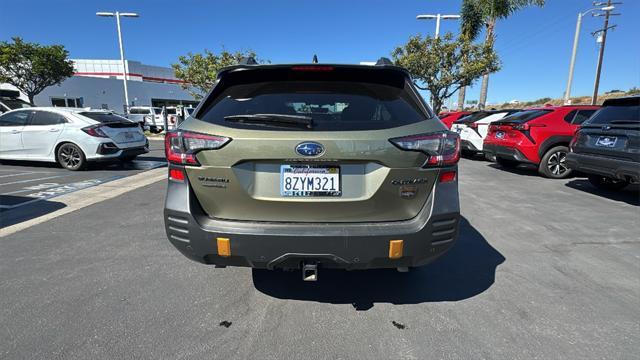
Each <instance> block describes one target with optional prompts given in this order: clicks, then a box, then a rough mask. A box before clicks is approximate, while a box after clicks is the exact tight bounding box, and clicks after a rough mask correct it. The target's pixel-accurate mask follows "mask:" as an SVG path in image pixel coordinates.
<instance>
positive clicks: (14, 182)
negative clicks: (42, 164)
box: [0, 175, 69, 186]
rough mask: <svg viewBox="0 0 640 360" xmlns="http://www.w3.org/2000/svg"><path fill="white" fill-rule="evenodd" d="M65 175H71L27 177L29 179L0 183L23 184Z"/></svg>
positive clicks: (1, 184)
mask: <svg viewBox="0 0 640 360" xmlns="http://www.w3.org/2000/svg"><path fill="white" fill-rule="evenodd" d="M65 176H69V175H56V176H47V177H43V178H37V179H27V180H20V181H13V182H8V183H0V186H3V185H13V184H23V183H28V182H34V181H40V180H48V179H55V178H61V177H65Z"/></svg>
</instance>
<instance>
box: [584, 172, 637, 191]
mask: <svg viewBox="0 0 640 360" xmlns="http://www.w3.org/2000/svg"><path fill="white" fill-rule="evenodd" d="M589 182H590V183H591V185H593V186H595V187H596V188H598V189H602V190H620V189H622V188H624V187H625V186H627V185H629V181H627V180H618V179H612V178H610V177H606V176H600V175H589Z"/></svg>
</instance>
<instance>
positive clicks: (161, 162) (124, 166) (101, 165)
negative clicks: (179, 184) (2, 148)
mask: <svg viewBox="0 0 640 360" xmlns="http://www.w3.org/2000/svg"><path fill="white" fill-rule="evenodd" d="M0 163H2V164H3V165H10V166H25V167H37V168H50V169H59V170H63V168H62V167H61V166H60V165H58V163H54V162H43V161H24V160H2V161H1V162H0ZM166 165H167V160H166V159H165V158H164V157H160V156H140V157H138V158H136V159H135V160H134V161H128V162H123V161H119V160H109V161H95V162H89V164H88V165H87V167H86V169H85V170H83V171H100V170H109V171H118V170H124V171H129V170H150V169H155V168H159V167H163V166H166Z"/></svg>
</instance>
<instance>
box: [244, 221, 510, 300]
mask: <svg viewBox="0 0 640 360" xmlns="http://www.w3.org/2000/svg"><path fill="white" fill-rule="evenodd" d="M504 260H505V258H504V257H503V256H502V254H500V253H499V252H498V251H497V250H496V249H494V248H493V247H492V246H491V245H489V243H488V242H487V240H486V239H485V238H484V237H483V236H482V234H480V233H479V232H478V231H477V230H476V229H475V228H474V227H473V226H472V225H471V224H469V222H468V221H467V220H466V219H465V218H461V222H460V237H459V239H458V242H457V244H455V246H454V247H453V248H452V249H451V250H450V251H449V252H448V253H447V254H445V255H443V256H442V257H441V258H440V259H438V260H436V261H435V262H434V263H432V264H430V265H427V266H423V267H420V268H416V269H412V270H411V271H410V272H409V273H399V272H397V271H396V270H395V269H377V270H365V271H345V270H330V269H320V271H319V272H318V281H317V282H304V281H302V279H301V276H302V275H301V273H300V272H299V271H291V272H285V271H269V270H256V269H254V270H253V283H254V286H255V287H256V289H257V290H258V291H260V292H262V293H264V294H266V295H269V296H273V297H275V298H278V299H292V300H306V301H318V302H324V303H331V304H352V305H353V307H354V308H355V309H356V310H369V309H370V308H372V307H373V306H374V304H375V303H392V304H418V303H423V302H436V301H459V300H464V299H468V298H470V297H473V296H475V295H478V294H480V293H482V292H484V291H485V290H487V289H488V288H489V287H491V285H492V284H493V283H494V281H495V272H496V268H497V267H498V265H500V264H502V263H503V262H504Z"/></svg>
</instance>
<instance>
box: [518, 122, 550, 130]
mask: <svg viewBox="0 0 640 360" xmlns="http://www.w3.org/2000/svg"><path fill="white" fill-rule="evenodd" d="M545 126H546V125H544V124H529V123H524V124H514V125H512V126H511V128H512V129H513V130H518V131H529V129H531V128H532V127H545Z"/></svg>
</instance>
